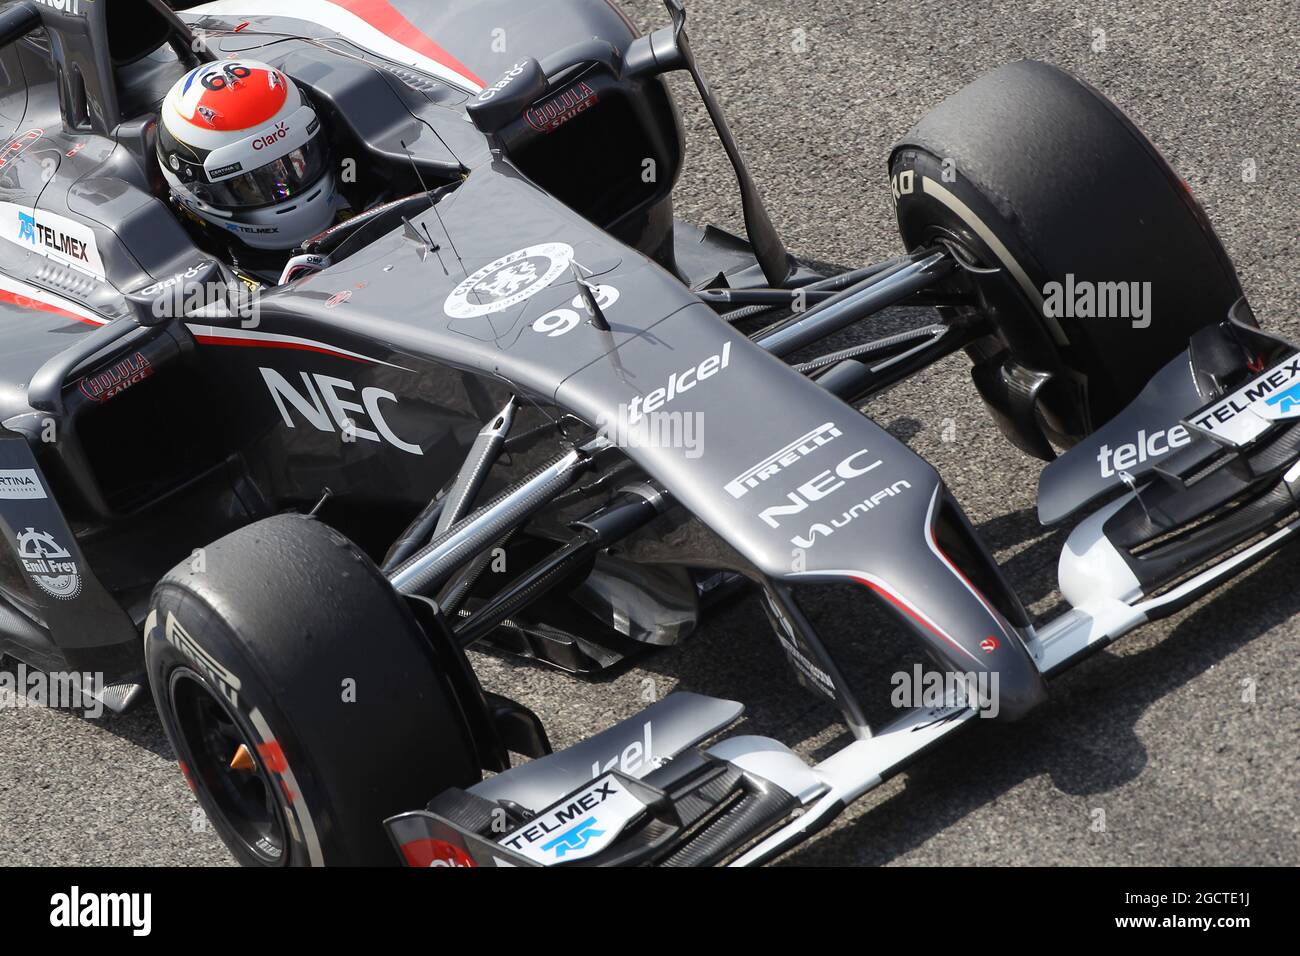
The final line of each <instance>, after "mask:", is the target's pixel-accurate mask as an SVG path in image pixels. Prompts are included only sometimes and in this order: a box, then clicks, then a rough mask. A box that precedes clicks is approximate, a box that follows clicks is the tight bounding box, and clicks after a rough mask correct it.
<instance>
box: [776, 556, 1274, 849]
mask: <svg viewBox="0 0 1300 956" xmlns="http://www.w3.org/2000/svg"><path fill="white" fill-rule="evenodd" d="M1293 578H1294V567H1293V566H1292V564H1291V562H1290V561H1289V560H1287V559H1285V558H1278V557H1275V558H1273V559H1271V560H1270V561H1268V562H1267V563H1266V564H1264V565H1263V566H1262V567H1260V568H1258V569H1256V571H1255V572H1253V573H1252V574H1250V575H1249V576H1248V577H1246V578H1243V579H1241V580H1239V581H1237V582H1235V583H1234V584H1231V585H1229V586H1228V587H1227V588H1226V589H1225V590H1224V591H1221V592H1218V593H1217V594H1216V595H1215V596H1214V598H1213V600H1212V601H1211V602H1210V603H1206V604H1203V605H1200V606H1197V607H1195V608H1194V609H1193V610H1192V611H1191V612H1190V613H1187V614H1186V616H1185V617H1183V618H1182V619H1181V620H1179V621H1178V623H1177V624H1176V625H1175V626H1174V627H1173V630H1172V631H1171V632H1170V633H1169V634H1167V635H1166V636H1164V637H1163V638H1162V639H1160V640H1159V642H1158V643H1156V644H1154V645H1152V646H1150V647H1148V648H1145V649H1143V650H1141V651H1139V652H1137V653H1133V654H1124V655H1120V654H1115V653H1111V652H1109V651H1104V652H1102V653H1100V654H1098V655H1097V656H1096V657H1093V658H1092V659H1090V660H1088V661H1085V662H1083V663H1082V664H1080V665H1079V666H1078V667H1077V668H1076V669H1075V670H1073V671H1071V672H1070V673H1069V674H1066V675H1064V676H1062V677H1061V678H1060V679H1059V680H1057V681H1054V682H1053V684H1052V700H1051V701H1050V702H1049V703H1048V704H1047V705H1046V706H1045V707H1044V708H1043V709H1042V710H1041V711H1039V712H1038V713H1036V714H1034V715H1031V716H1029V717H1027V718H1026V719H1025V721H1024V722H1022V723H1019V724H1015V725H1002V726H995V725H994V724H995V722H992V721H978V722H976V723H975V725H974V726H973V727H972V728H971V729H970V730H969V731H966V732H964V736H963V738H962V740H961V742H960V744H957V743H954V742H950V743H949V744H947V745H946V749H945V750H944V758H943V759H942V760H941V761H938V760H928V761H927V760H926V759H924V758H923V759H922V760H920V761H918V763H917V764H915V765H914V766H913V767H911V768H909V769H908V770H907V771H906V786H905V787H904V789H903V790H902V791H901V792H897V793H895V794H894V795H892V796H891V797H889V798H888V799H886V800H885V801H883V802H882V803H881V804H879V805H877V806H874V807H871V808H870V809H869V810H868V811H867V812H866V813H865V814H863V815H862V816H860V817H858V818H857V819H855V820H853V821H852V822H851V823H849V824H848V825H847V826H846V827H843V828H841V829H840V830H839V831H838V832H837V833H836V834H835V836H834V837H833V838H832V839H831V840H825V841H821V842H818V843H814V844H811V845H807V846H805V847H804V848H802V849H797V850H795V851H793V852H792V853H791V854H789V855H787V856H786V857H785V859H784V862H787V863H790V864H795V865H845V864H852V865H881V864H885V863H889V862H890V861H891V860H894V859H895V858H897V857H899V856H901V855H903V854H904V853H906V852H908V851H909V850H911V849H914V848H915V847H917V846H920V845H921V844H922V843H924V842H925V841H926V840H928V839H930V838H931V837H933V836H935V835H936V834H938V833H940V832H941V831H943V830H944V829H946V828H948V827H950V826H952V825H954V824H956V823H958V822H959V821H961V820H962V819H963V818H965V817H967V816H968V815H969V814H971V813H972V812H974V811H975V810H977V809H979V808H980V807H983V806H986V805H987V804H990V803H992V802H993V801H995V800H997V799H998V798H999V797H1000V796H1002V795H1003V794H1005V793H1006V792H1007V791H1009V790H1011V789H1012V788H1014V787H1016V786H1018V785H1019V784H1021V783H1023V782H1024V781H1026V780H1029V779H1031V778H1033V777H1035V776H1038V775H1040V774H1047V775H1048V777H1049V778H1050V780H1051V782H1052V784H1053V785H1054V786H1055V788H1056V789H1057V790H1058V791H1059V792H1061V793H1063V794H1068V795H1071V796H1087V795H1093V794H1100V793H1105V792H1108V791H1111V790H1113V789H1115V788H1117V787H1119V786H1121V785H1123V784H1125V783H1127V782H1128V781H1130V780H1132V779H1134V778H1135V777H1137V776H1138V775H1139V774H1140V773H1141V772H1142V771H1143V770H1144V769H1145V767H1146V765H1147V752H1146V749H1145V747H1144V746H1143V743H1142V740H1141V738H1140V736H1139V734H1138V730H1137V725H1138V722H1139V721H1140V720H1141V718H1142V717H1143V715H1144V714H1145V713H1146V711H1147V710H1148V709H1149V708H1150V707H1151V706H1152V705H1153V704H1155V703H1156V702H1158V701H1159V700H1160V699H1161V698H1163V697H1165V696H1166V695H1168V694H1170V693H1172V692H1173V691H1175V690H1177V689H1178V688H1179V687H1181V686H1183V685H1184V684H1186V683H1187V682H1188V681H1190V680H1192V679H1193V678H1195V677H1197V676H1198V675H1200V674H1203V673H1204V672H1205V671H1207V670H1208V669H1210V668H1212V667H1214V666H1215V665H1216V664H1219V663H1220V662H1222V661H1223V660H1224V659H1225V658H1226V657H1228V656H1229V655H1230V654H1232V653H1233V652H1234V651H1236V650H1237V649H1238V648H1240V647H1242V646H1243V645H1245V644H1248V643H1249V642H1250V641H1252V640H1254V639H1255V638H1257V637H1259V636H1260V635H1262V634H1264V633H1266V632H1268V631H1269V630H1271V629H1272V628H1274V627H1277V626H1278V625H1280V624H1283V623H1285V622H1287V621H1288V620H1290V619H1291V618H1292V617H1293V616H1295V615H1296V614H1298V613H1300V592H1298V591H1297V590H1296V589H1295V588H1294V587H1293V586H1292V584H1293ZM1264 594H1267V595H1268V599H1267V600H1260V598H1261V597H1262V596H1263V595H1264ZM922 794H924V796H922Z"/></svg>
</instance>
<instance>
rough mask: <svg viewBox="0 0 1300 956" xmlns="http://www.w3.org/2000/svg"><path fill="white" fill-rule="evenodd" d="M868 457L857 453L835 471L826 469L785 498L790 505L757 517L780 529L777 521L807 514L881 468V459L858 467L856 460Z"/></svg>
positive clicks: (761, 513) (864, 452) (840, 464)
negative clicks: (853, 481)
mask: <svg viewBox="0 0 1300 956" xmlns="http://www.w3.org/2000/svg"><path fill="white" fill-rule="evenodd" d="M867 454H868V451H867V449H865V448H863V449H861V450H860V451H855V452H854V453H853V454H851V455H849V456H848V457H847V458H845V459H843V460H842V461H841V462H840V463H839V464H838V465H836V466H835V468H834V470H830V469H827V470H826V471H823V472H822V473H821V474H819V475H817V476H816V477H814V478H810V479H809V480H808V481H805V482H804V483H803V484H802V485H800V486H799V487H798V488H796V489H795V490H794V491H791V492H788V493H787V494H786V498H788V499H789V500H790V504H788V505H773V506H772V507H770V508H764V509H763V510H762V511H760V512H759V515H758V516H759V517H760V518H762V519H763V520H764V521H765V522H767V524H768V526H769V527H772V528H779V527H781V522H780V521H778V520H777V518H784V517H786V516H788V515H797V514H799V513H800V512H803V511H806V510H808V506H809V504H811V503H812V502H814V501H821V500H822V499H823V498H826V497H829V496H830V495H832V494H834V493H835V492H836V491H839V489H841V488H843V487H844V485H845V483H846V482H848V481H850V480H851V479H853V478H859V477H861V476H862V475H865V474H866V473H867V472H869V471H871V470H872V469H873V468H878V467H880V465H881V464H882V462H881V460H880V459H879V458H877V459H876V460H875V461H873V462H871V463H870V464H866V465H860V464H856V462H857V459H859V458H862V457H863V456H864V455H867Z"/></svg>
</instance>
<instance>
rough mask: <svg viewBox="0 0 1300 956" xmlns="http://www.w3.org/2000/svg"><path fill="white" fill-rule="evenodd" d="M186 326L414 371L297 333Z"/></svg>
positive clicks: (207, 333) (217, 336)
mask: <svg viewBox="0 0 1300 956" xmlns="http://www.w3.org/2000/svg"><path fill="white" fill-rule="evenodd" d="M185 327H186V328H187V329H189V330H190V332H191V333H193V334H194V335H201V336H205V337H207V338H214V339H239V340H241V341H247V342H265V343H266V344H268V345H293V346H300V347H302V348H306V349H319V350H321V351H324V352H333V353H334V354H336V355H342V356H344V357H346V358H353V359H359V360H361V361H362V362H370V363H371V364H374V365H387V366H388V367H389V368H396V369H401V370H402V371H403V372H410V371H412V370H411V369H409V368H405V367H404V366H401V365H394V364H393V363H392V362H385V361H383V360H382V359H377V358H371V357H370V356H369V355H362V354H361V353H360V352H351V351H349V350H347V349H343V348H339V347H338V346H337V345H330V344H329V343H327V342H317V341H316V340H315V339H304V338H299V337H298V336H296V335H281V334H279V333H276V332H256V331H254V330H252V329H230V328H223V327H222V326H219V325H195V324H193V323H186V325H185Z"/></svg>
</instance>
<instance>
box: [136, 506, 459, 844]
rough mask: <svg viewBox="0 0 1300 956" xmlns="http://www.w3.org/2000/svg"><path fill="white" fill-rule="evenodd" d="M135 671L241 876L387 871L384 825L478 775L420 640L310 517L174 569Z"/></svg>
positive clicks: (158, 598)
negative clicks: (145, 678) (261, 869)
mask: <svg viewBox="0 0 1300 956" xmlns="http://www.w3.org/2000/svg"><path fill="white" fill-rule="evenodd" d="M145 658H146V664H147V668H148V674H149V682H150V685H151V687H152V689H153V694H154V700H155V702H156V703H157V706H158V713H159V715H160V717H161V718H162V723H163V726H164V728H165V729H166V731H167V736H168V738H169V739H170V740H171V743H172V746H173V747H174V748H175V750H176V754H177V756H178V758H179V760H180V762H181V768H182V770H183V772H184V773H185V776H186V778H187V780H188V781H189V783H190V786H191V788H192V789H193V790H194V791H195V794H196V795H197V797H198V799H199V803H200V804H201V805H202V807H203V810H204V811H205V813H206V815H207V819H208V821H210V823H211V824H212V826H213V827H214V828H215V829H216V831H217V833H218V835H220V837H221V839H222V840H223V841H224V842H225V844H226V846H227V847H229V849H230V851H231V853H233V854H234V856H235V857H236V858H237V859H238V860H239V861H240V862H241V863H244V864H247V865H255V866H286V865H288V866H305V865H377V864H395V863H397V862H399V860H398V857H397V855H396V852H395V851H394V849H393V847H392V846H391V844H390V843H389V841H388V837H387V834H386V831H385V829H384V827H383V820H384V819H385V818H386V817H389V816H392V815H393V814H396V813H401V812H404V811H407V810H413V809H419V808H421V807H423V806H424V805H425V804H426V803H427V802H428V801H429V800H430V799H431V798H433V797H434V796H436V795H437V794H438V793H439V792H441V791H442V790H444V789H446V788H447V787H451V786H459V787H465V786H469V785H471V784H473V783H474V782H476V781H477V780H478V779H479V777H480V773H479V762H478V759H477V757H476V751H475V748H474V745H473V741H472V739H471V736H470V732H469V730H468V729H467V726H468V725H467V722H466V720H465V718H464V716H463V715H462V713H461V712H460V710H459V706H458V704H457V698H456V695H455V693H454V691H453V689H452V687H451V686H450V684H449V682H448V680H447V678H446V676H445V675H444V674H443V673H442V672H441V671H440V669H439V667H438V664H437V661H436V659H435V654H434V652H433V648H432V647H431V645H430V643H429V639H428V638H427V637H426V636H425V634H424V633H423V631H422V630H421V629H420V627H419V625H418V624H417V623H416V621H415V619H414V618H413V617H412V615H411V613H410V611H409V610H408V609H407V607H406V606H405V605H404V603H403V602H402V600H401V599H400V598H399V597H398V596H397V595H396V594H395V592H394V591H393V589H392V587H391V586H390V585H389V584H388V582H387V580H385V579H384V577H383V576H382V575H381V574H380V573H379V571H378V569H377V568H376V567H375V566H374V564H373V563H372V562H371V561H370V560H369V558H367V557H366V556H365V555H364V554H363V553H361V552H360V551H359V550H358V549H357V548H356V547H355V546H354V545H353V544H352V543H351V542H350V541H348V540H347V539H346V538H344V537H343V536H342V535H340V534H338V533H337V532H335V531H333V530H332V529H330V528H329V527H327V526H326V525H323V524H321V523H320V522H318V521H315V520H313V519H310V518H306V517H303V516H299V515H281V516H277V517H274V518H268V519H266V520H264V521H260V522H257V523H256V524H253V525H250V526H248V527H246V528H243V529H240V530H238V531H235V532H234V533H232V534H230V535H227V536H226V537H224V538H222V539H220V540H219V541H217V542H216V543H214V544H212V545H210V546H209V547H207V548H205V549H203V551H202V552H201V553H200V554H199V555H197V556H196V559H195V560H194V561H192V562H185V563H183V564H181V565H178V566H177V567H176V568H174V569H172V571H171V572H169V573H168V574H167V576H166V577H164V578H163V580H162V581H161V582H160V583H159V584H158V586H157V588H156V589H155V591H154V595H153V604H152V610H151V612H150V614H149V618H148V622H147V625H146V631H145Z"/></svg>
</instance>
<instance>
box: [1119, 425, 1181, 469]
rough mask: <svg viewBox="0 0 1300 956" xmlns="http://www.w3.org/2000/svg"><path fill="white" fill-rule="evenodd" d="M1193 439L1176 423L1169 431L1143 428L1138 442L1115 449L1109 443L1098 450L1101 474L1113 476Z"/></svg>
mask: <svg viewBox="0 0 1300 956" xmlns="http://www.w3.org/2000/svg"><path fill="white" fill-rule="evenodd" d="M1191 440H1192V436H1191V435H1189V434H1188V432H1187V429H1186V428H1184V427H1183V426H1182V425H1175V426H1174V427H1173V428H1170V429H1168V430H1167V431H1166V430H1164V429H1162V430H1160V431H1154V432H1151V434H1149V435H1148V434H1147V432H1146V429H1141V430H1139V431H1138V433H1137V441H1136V442H1131V443H1129V444H1125V445H1120V446H1118V447H1117V448H1115V449H1114V450H1113V451H1112V450H1111V447H1110V446H1109V445H1102V446H1101V450H1100V451H1098V452H1097V461H1098V462H1099V463H1100V464H1101V476H1102V477H1103V478H1111V477H1113V476H1114V475H1116V474H1118V473H1119V472H1121V471H1127V470H1129V469H1130V468H1132V467H1133V466H1135V465H1140V464H1142V463H1143V462H1146V461H1148V460H1149V459H1152V458H1159V457H1161V456H1162V455H1167V454H1168V453H1169V452H1171V451H1173V450H1174V449H1175V448H1182V447H1183V446H1184V445H1186V444H1189V443H1190V442H1191Z"/></svg>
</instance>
